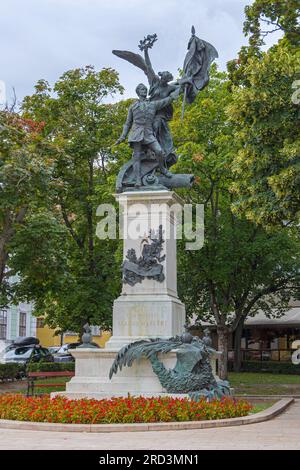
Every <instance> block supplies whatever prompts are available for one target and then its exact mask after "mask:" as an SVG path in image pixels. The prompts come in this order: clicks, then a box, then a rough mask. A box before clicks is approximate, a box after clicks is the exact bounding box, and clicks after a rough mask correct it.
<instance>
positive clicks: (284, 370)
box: [229, 361, 300, 383]
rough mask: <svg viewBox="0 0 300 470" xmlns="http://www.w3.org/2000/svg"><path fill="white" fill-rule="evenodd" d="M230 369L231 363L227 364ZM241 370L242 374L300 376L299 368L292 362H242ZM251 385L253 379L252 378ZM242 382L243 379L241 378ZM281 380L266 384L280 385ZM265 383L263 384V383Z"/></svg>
mask: <svg viewBox="0 0 300 470" xmlns="http://www.w3.org/2000/svg"><path fill="white" fill-rule="evenodd" d="M231 368H232V363H231V362H229V369H231ZM241 370H242V371H243V372H261V373H272V374H274V375H275V374H289V375H300V367H299V366H298V365H295V364H293V363H292V362H275V361H263V362H260V361H243V362H242V367H241ZM251 380H252V383H257V382H254V380H255V379H254V378H253V377H252V379H251ZM241 381H242V382H243V377H241ZM282 382H283V379H281V381H280V380H276V382H272V381H269V382H268V383H282ZM263 383H265V382H263Z"/></svg>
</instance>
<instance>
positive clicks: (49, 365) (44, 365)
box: [27, 362, 75, 372]
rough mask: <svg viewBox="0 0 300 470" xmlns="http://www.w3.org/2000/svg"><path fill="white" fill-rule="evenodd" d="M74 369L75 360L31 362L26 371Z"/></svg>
mask: <svg viewBox="0 0 300 470" xmlns="http://www.w3.org/2000/svg"><path fill="white" fill-rule="evenodd" d="M74 370H75V362H32V363H30V364H28V366H27V372H64V371H70V372H72V371H74Z"/></svg>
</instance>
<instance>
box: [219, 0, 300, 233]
mask: <svg viewBox="0 0 300 470" xmlns="http://www.w3.org/2000/svg"><path fill="white" fill-rule="evenodd" d="M298 17H299V4H298V2H296V1H293V0H279V1H274V0H256V1H255V2H254V3H253V4H252V5H251V6H249V7H247V8H246V21H245V24H244V31H245V33H246V34H248V35H250V38H249V46H248V47H243V48H242V49H241V52H240V55H239V59H238V60H237V61H231V62H230V63H229V65H228V69H229V72H230V79H231V81H232V82H233V84H234V86H233V101H232V104H231V106H230V107H229V116H230V118H231V120H232V123H233V125H234V132H235V138H236V141H237V144H238V146H239V150H238V153H237V157H236V159H235V162H234V165H233V170H234V171H235V172H236V175H237V182H236V183H235V184H234V186H233V188H232V189H233V190H234V191H235V192H236V194H237V195H238V196H239V197H238V198H237V200H236V206H235V211H236V213H238V212H239V213H243V214H245V215H246V217H247V218H248V219H250V220H253V221H256V222H257V223H261V224H263V225H264V226H266V227H268V228H272V227H274V226H286V225H289V226H297V225H298V223H299V216H300V211H299V207H300V179H299V169H300V167H299V165H300V157H299V152H300V140H299V133H298V131H297V125H296V123H297V121H298V118H299V91H297V87H298V89H299V88H300V86H299V66H300V57H299V53H298V47H297V46H298V45H299V32H300V31H299V24H298V22H297V21H298ZM262 23H263V24H269V25H270V26H271V29H269V30H267V31H264V29H263V27H262ZM272 28H273V29H274V28H275V29H280V30H281V31H282V33H283V37H282V39H281V40H280V41H279V43H278V44H276V45H274V46H273V47H271V48H270V49H269V50H268V51H267V52H263V51H262V50H261V46H262V45H263V38H264V36H265V35H266V34H268V32H269V33H270V32H272ZM297 80H298V81H297Z"/></svg>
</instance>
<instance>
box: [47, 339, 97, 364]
mask: <svg viewBox="0 0 300 470" xmlns="http://www.w3.org/2000/svg"><path fill="white" fill-rule="evenodd" d="M81 344H82V343H67V344H63V345H62V346H61V347H60V348H59V350H58V351H57V353H56V354H54V362H74V361H75V359H74V357H73V356H72V354H71V350H72V349H76V348H78V346H80V345H81ZM91 344H93V345H94V346H95V347H96V348H99V347H100V346H99V345H98V344H97V343H91Z"/></svg>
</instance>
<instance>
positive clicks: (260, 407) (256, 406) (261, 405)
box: [251, 400, 276, 414]
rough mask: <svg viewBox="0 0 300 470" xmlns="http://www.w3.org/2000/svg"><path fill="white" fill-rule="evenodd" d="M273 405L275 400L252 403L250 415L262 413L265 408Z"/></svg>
mask: <svg viewBox="0 0 300 470" xmlns="http://www.w3.org/2000/svg"><path fill="white" fill-rule="evenodd" d="M274 403H276V400H275V401H268V402H263V403H254V404H253V409H252V410H251V414H254V413H259V412H260V411H264V410H266V409H267V408H270V406H272V405H274Z"/></svg>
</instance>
